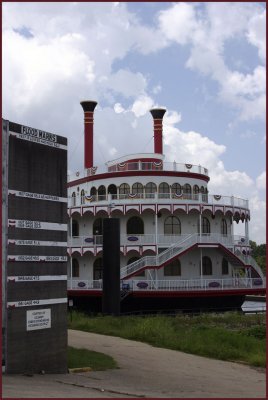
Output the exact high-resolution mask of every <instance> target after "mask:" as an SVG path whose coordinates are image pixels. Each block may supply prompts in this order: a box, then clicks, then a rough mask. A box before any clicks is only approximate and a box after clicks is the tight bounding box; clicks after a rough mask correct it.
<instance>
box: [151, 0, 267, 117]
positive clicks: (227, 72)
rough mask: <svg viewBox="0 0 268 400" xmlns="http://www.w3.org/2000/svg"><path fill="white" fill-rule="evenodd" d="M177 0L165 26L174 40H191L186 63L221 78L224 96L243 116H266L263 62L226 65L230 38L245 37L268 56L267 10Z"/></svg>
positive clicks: (167, 12) (162, 25)
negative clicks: (241, 67)
mask: <svg viewBox="0 0 268 400" xmlns="http://www.w3.org/2000/svg"><path fill="white" fill-rule="evenodd" d="M199 6H200V3H190V4H188V3H176V4H173V5H172V6H171V7H170V8H168V9H167V10H165V11H162V12H161V13H160V15H159V29H160V30H161V31H162V32H163V35H164V36H165V37H166V38H167V39H169V40H170V41H174V42H176V43H178V44H180V45H187V46H188V47H189V49H190V56H189V58H188V60H187V62H186V67H188V68H190V69H192V70H196V71H198V72H200V73H201V74H203V75H205V76H209V77H210V78H211V79H213V80H215V81H216V82H217V83H218V88H219V91H218V94H219V99H220V100H221V101H223V102H225V103H226V104H228V105H231V106H232V107H235V108H236V109H237V110H238V111H239V118H240V119H242V120H250V119H255V118H261V119H264V116H265V99H264V95H263V94H264V93H265V88H266V72H265V68H264V67H263V66H262V65H259V66H257V67H256V68H255V69H254V70H253V71H252V72H251V73H248V74H244V73H243V72H240V71H235V70H231V69H230V68H229V67H228V66H227V65H226V64H225V46H226V45H227V44H228V43H227V41H228V40H229V39H233V38H235V37H237V38H238V39H239V38H245V39H246V40H247V41H248V42H249V43H250V44H252V45H254V46H256V47H257V48H258V52H259V56H260V60H261V61H263V60H264V57H265V48H266V37H265V10H263V8H262V7H260V5H258V4H254V3H230V2H229V3H217V4H216V3H204V7H203V9H200V7H199Z"/></svg>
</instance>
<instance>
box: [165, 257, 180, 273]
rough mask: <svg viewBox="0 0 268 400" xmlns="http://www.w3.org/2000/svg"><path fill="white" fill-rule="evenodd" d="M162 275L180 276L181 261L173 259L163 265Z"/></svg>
mask: <svg viewBox="0 0 268 400" xmlns="http://www.w3.org/2000/svg"><path fill="white" fill-rule="evenodd" d="M164 276H181V263H180V260H179V259H176V260H173V261H172V262H171V263H170V264H168V265H166V266H165V267H164Z"/></svg>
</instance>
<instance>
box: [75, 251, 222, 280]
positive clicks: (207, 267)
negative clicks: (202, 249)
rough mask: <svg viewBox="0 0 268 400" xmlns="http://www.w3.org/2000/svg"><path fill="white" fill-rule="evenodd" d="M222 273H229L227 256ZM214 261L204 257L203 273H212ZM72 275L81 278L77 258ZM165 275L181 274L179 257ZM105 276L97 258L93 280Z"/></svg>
mask: <svg viewBox="0 0 268 400" xmlns="http://www.w3.org/2000/svg"><path fill="white" fill-rule="evenodd" d="M137 260H139V257H131V258H130V259H129V260H128V263H127V264H128V265H129V264H131V263H133V262H134V261H137ZM221 273H222V275H228V274H229V264H228V261H227V260H226V258H223V259H222V264H221ZM212 274H213V268H212V261H211V258H210V257H208V256H204V257H202V275H204V276H205V275H206V276H208V275H212ZM200 275H201V264H200ZM72 276H73V278H79V262H78V260H77V259H76V258H74V259H73V260H72ZM142 276H145V271H142V272H140V273H139V274H137V275H136V277H142ZM164 276H181V263H180V260H179V259H176V260H174V261H172V262H171V263H170V264H168V265H166V266H165V267H164ZM102 278H103V262H102V258H97V259H96V260H95V261H94V264H93V280H99V279H102Z"/></svg>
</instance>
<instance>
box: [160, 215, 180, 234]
mask: <svg viewBox="0 0 268 400" xmlns="http://www.w3.org/2000/svg"><path fill="white" fill-rule="evenodd" d="M164 234H165V235H180V234H181V221H180V220H179V218H177V217H174V216H170V217H167V218H166V219H165V222H164Z"/></svg>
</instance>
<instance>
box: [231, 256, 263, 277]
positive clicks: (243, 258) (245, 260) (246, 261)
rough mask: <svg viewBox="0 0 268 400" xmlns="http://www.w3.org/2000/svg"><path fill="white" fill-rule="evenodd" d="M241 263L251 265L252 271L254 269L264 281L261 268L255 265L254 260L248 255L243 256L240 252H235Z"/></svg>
mask: <svg viewBox="0 0 268 400" xmlns="http://www.w3.org/2000/svg"><path fill="white" fill-rule="evenodd" d="M234 254H235V255H236V256H237V257H238V258H239V259H240V260H241V261H243V263H244V264H247V265H251V266H252V267H253V269H255V271H256V272H257V273H258V274H259V276H260V277H261V278H262V279H265V277H264V274H263V271H262V269H261V267H260V266H259V265H258V264H257V262H256V260H255V259H254V258H253V257H251V256H250V255H245V254H243V253H241V252H240V251H237V250H236V251H235V253H234Z"/></svg>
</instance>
